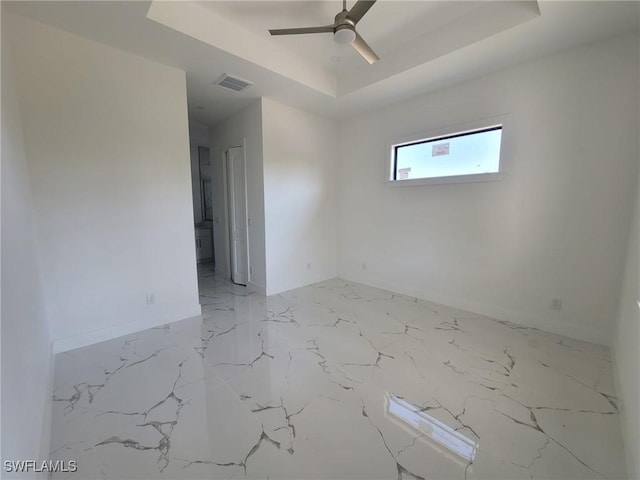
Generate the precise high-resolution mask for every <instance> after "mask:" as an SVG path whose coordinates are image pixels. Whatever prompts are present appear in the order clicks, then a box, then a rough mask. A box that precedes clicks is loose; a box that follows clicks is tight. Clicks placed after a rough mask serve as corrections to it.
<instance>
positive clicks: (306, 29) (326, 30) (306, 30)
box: [269, 25, 335, 35]
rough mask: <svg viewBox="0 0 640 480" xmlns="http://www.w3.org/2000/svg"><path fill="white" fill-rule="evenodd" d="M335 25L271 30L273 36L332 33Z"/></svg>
mask: <svg viewBox="0 0 640 480" xmlns="http://www.w3.org/2000/svg"><path fill="white" fill-rule="evenodd" d="M334 28H335V26H334V25H324V26H322V27H302V28H279V29H274V30H269V33H270V34H271V35H300V34H304V33H331V32H333V29H334Z"/></svg>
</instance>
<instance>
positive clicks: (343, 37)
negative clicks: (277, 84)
mask: <svg viewBox="0 0 640 480" xmlns="http://www.w3.org/2000/svg"><path fill="white" fill-rule="evenodd" d="M374 3H376V0H358V1H357V2H356V3H355V5H354V6H353V7H351V10H347V0H342V11H341V12H339V13H338V14H337V15H336V17H335V20H334V22H333V24H332V25H324V26H321V27H302V28H281V29H275V30H269V33H270V34H271V35H299V34H305V33H330V32H332V33H333V39H334V40H335V41H336V43H340V44H349V43H350V44H351V45H353V48H355V49H356V50H357V51H358V53H359V54H360V55H362V56H363V57H364V59H365V60H366V61H367V62H369V63H375V62H377V61H378V60H380V57H378V55H376V54H375V52H374V51H373V50H371V47H370V46H369V45H367V42H365V41H364V39H363V38H362V37H361V36H360V35H359V34H358V32H356V24H357V23H358V22H359V21H360V20H362V17H364V15H365V13H367V12H368V11H369V9H370V8H371V7H372V6H373V4H374Z"/></svg>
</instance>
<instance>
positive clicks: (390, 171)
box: [385, 114, 511, 187]
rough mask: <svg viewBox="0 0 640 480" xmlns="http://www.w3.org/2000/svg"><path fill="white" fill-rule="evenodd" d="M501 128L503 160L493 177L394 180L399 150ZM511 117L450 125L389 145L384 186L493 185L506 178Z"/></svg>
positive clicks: (482, 175)
mask: <svg viewBox="0 0 640 480" xmlns="http://www.w3.org/2000/svg"><path fill="white" fill-rule="evenodd" d="M499 127H501V129H502V135H501V139H500V158H499V160H498V162H499V163H498V171H497V172H492V173H470V174H465V175H450V176H446V177H428V178H413V179H407V180H399V179H395V178H394V176H395V174H396V155H395V152H396V148H397V147H403V146H408V145H415V144H420V143H427V142H432V141H437V140H445V139H447V138H456V137H462V136H465V135H472V134H474V133H481V132H484V131H490V130H494V129H497V128H499ZM510 127H511V115H509V114H504V115H499V116H495V117H490V118H484V119H481V120H476V121H473V122H466V123H462V124H456V125H450V126H446V127H441V128H437V129H431V130H427V131H422V132H419V133H414V134H410V135H405V136H402V137H398V138H395V139H394V140H393V141H390V142H388V145H387V159H386V167H385V184H387V185H389V186H396V187H410V186H417V185H439V184H451V183H475V182H493V181H499V180H502V179H504V178H505V176H506V174H507V172H508V170H509V168H508V167H509V165H508V163H509V158H510V155H509V143H510V137H511V135H510V132H511V128H510Z"/></svg>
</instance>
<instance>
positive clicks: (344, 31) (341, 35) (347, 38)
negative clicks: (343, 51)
mask: <svg viewBox="0 0 640 480" xmlns="http://www.w3.org/2000/svg"><path fill="white" fill-rule="evenodd" d="M355 39H356V32H355V31H354V30H352V29H351V28H349V27H346V26H345V27H343V26H340V27H337V28H336V31H335V32H334V34H333V40H334V41H335V42H336V43H338V44H340V45H348V44H351V43H353V42H354V40H355Z"/></svg>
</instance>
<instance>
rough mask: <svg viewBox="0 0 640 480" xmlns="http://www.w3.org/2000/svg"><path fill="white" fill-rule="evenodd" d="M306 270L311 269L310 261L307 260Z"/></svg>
mask: <svg viewBox="0 0 640 480" xmlns="http://www.w3.org/2000/svg"><path fill="white" fill-rule="evenodd" d="M307 270H311V262H307Z"/></svg>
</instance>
